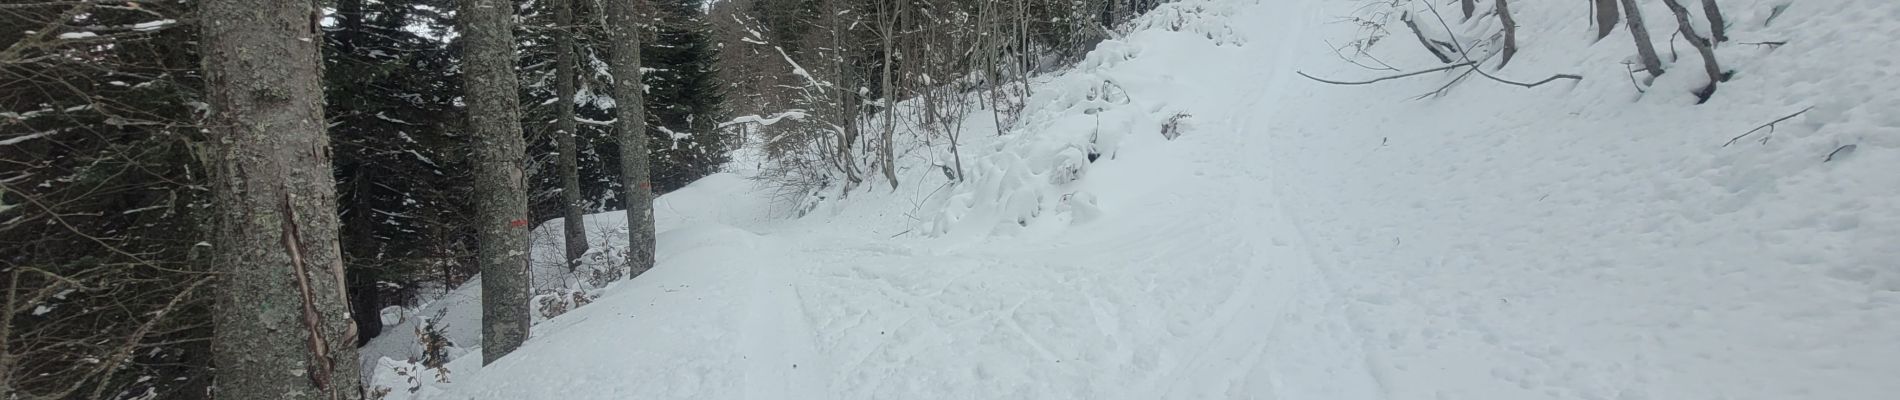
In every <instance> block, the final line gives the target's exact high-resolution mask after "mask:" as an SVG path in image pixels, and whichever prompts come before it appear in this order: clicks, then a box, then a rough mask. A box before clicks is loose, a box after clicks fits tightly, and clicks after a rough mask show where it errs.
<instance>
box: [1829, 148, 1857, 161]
mask: <svg viewBox="0 0 1900 400" xmlns="http://www.w3.org/2000/svg"><path fill="white" fill-rule="evenodd" d="M1856 147H1860V146H1857V145H1852V144H1850V145H1845V146H1841V147H1836V148H1834V151H1833V152H1830V153H1827V158H1824V159H1821V162H1832V161H1834V157H1835V156H1838V155H1843V152H1845V154H1853V153H1854V148H1856Z"/></svg>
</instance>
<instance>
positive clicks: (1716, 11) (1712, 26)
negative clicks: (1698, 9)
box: [1702, 0, 1728, 43]
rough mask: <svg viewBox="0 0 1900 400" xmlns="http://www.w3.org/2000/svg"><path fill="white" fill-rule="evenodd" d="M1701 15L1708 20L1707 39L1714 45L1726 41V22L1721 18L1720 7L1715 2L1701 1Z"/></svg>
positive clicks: (1712, 0)
mask: <svg viewBox="0 0 1900 400" xmlns="http://www.w3.org/2000/svg"><path fill="white" fill-rule="evenodd" d="M1702 14H1704V15H1705V16H1706V17H1708V19H1709V38H1710V39H1714V40H1715V43H1722V42H1726V41H1728V21H1727V20H1725V19H1723V18H1722V7H1720V6H1716V5H1715V0H1702Z"/></svg>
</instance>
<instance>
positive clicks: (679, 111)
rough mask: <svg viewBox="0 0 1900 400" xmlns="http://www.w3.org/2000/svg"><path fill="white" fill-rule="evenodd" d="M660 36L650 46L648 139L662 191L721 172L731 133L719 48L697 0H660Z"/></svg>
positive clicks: (646, 56)
mask: <svg viewBox="0 0 1900 400" xmlns="http://www.w3.org/2000/svg"><path fill="white" fill-rule="evenodd" d="M657 6H658V7H655V8H656V9H657V10H656V11H657V19H658V21H656V22H655V24H654V25H655V28H656V30H657V31H658V35H656V40H655V41H654V42H653V43H652V44H650V45H648V46H646V47H645V50H644V55H643V57H642V61H644V62H645V63H646V67H647V68H649V69H650V70H651V71H652V72H650V73H648V74H647V75H646V78H645V81H646V84H647V87H648V89H647V96H648V97H647V103H646V104H647V125H648V127H649V128H648V135H647V137H648V140H649V141H651V143H653V144H654V145H653V146H651V147H652V157H653V160H652V162H653V186H654V190H655V191H656V192H659V193H665V192H669V191H673V190H676V189H679V188H681V187H685V186H686V185H687V184H689V183H692V182H693V181H694V180H698V179H699V178H703V177H705V176H707V175H711V174H713V173H715V172H719V167H720V166H722V165H724V164H725V163H726V161H727V156H726V153H727V143H728V142H730V138H728V137H727V134H726V133H724V131H721V130H719V129H717V127H718V123H719V122H720V121H723V120H725V115H724V113H723V111H722V110H721V108H720V107H721V105H722V102H723V101H724V95H723V94H722V93H721V91H720V89H719V85H718V81H717V73H718V72H717V70H716V69H715V68H716V67H715V66H714V65H715V63H716V62H717V59H716V57H717V55H716V51H717V50H715V49H714V48H713V44H712V40H711V37H710V33H711V26H710V25H708V24H706V20H705V14H704V11H703V10H701V9H700V6H699V1H697V0H660V4H658V5H657Z"/></svg>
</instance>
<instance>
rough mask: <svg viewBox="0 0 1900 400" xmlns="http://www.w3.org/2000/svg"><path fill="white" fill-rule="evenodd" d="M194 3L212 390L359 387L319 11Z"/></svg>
mask: <svg viewBox="0 0 1900 400" xmlns="http://www.w3.org/2000/svg"><path fill="white" fill-rule="evenodd" d="M200 6H201V10H200V12H201V13H202V14H201V15H200V17H202V18H203V20H204V21H207V22H206V23H205V24H203V25H201V29H203V34H204V38H203V42H202V45H203V46H204V47H203V53H202V54H203V57H204V70H205V86H206V91H207V94H208V95H209V96H208V97H209V100H210V104H211V106H212V108H213V112H212V114H211V121H210V124H209V128H210V129H209V134H210V140H209V141H208V143H209V144H210V146H211V148H212V152H213V156H212V157H211V158H212V159H213V161H211V164H212V165H213V170H214V173H213V176H214V178H213V179H212V181H211V182H212V184H211V185H210V186H211V192H212V196H213V199H214V201H213V202H214V204H216V207H214V209H215V210H216V211H215V213H216V220H217V222H216V224H215V226H216V228H215V229H214V232H215V233H214V234H213V237H214V238H215V241H214V242H213V243H214V244H213V245H212V251H213V253H214V259H215V263H214V264H215V265H217V268H218V269H219V271H218V272H219V273H220V274H219V275H218V276H219V278H218V285H219V286H218V289H219V290H217V291H216V293H217V294H216V295H215V296H216V298H217V304H218V309H220V310H221V311H220V312H217V313H215V315H216V316H215V317H214V318H215V325H216V330H215V333H214V336H213V340H212V342H213V351H214V352H215V354H214V356H213V358H214V360H215V361H216V363H217V365H218V370H217V371H218V372H217V381H218V383H217V388H218V389H217V390H218V393H217V394H218V396H219V397H222V398H230V399H256V398H280V399H281V398H296V399H318V398H322V399H354V398H358V397H359V396H361V394H360V388H359V385H358V382H357V380H358V379H359V378H358V374H357V372H356V369H357V360H356V348H355V344H356V343H355V342H356V338H355V335H356V326H355V324H354V323H353V322H352V321H351V320H350V316H349V301H348V300H347V297H348V296H347V295H346V294H345V292H344V290H345V281H344V277H343V261H342V253H341V252H340V251H339V249H338V245H337V243H338V242H337V225H338V223H337V217H336V195H335V190H336V181H335V179H334V178H333V177H332V176H331V171H330V153H329V149H330V143H329V138H328V137H327V136H325V135H324V118H323V87H322V83H321V78H322V76H323V72H322V68H323V67H322V60H321V58H320V56H319V49H318V47H319V42H320V41H319V40H316V38H317V35H318V33H317V32H316V24H315V23H314V22H311V21H312V20H311V19H312V18H313V17H314V16H316V15H318V14H317V10H316V9H315V8H314V7H313V6H314V3H311V2H300V1H271V0H207V1H205V2H203V3H200ZM95 398H97V396H95Z"/></svg>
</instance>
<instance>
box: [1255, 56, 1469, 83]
mask: <svg viewBox="0 0 1900 400" xmlns="http://www.w3.org/2000/svg"><path fill="white" fill-rule="evenodd" d="M1473 65H1477V63H1476V62H1472V61H1466V62H1462V63H1457V64H1451V65H1446V66H1443V67H1438V68H1432V69H1428V70H1423V71H1417V72H1408V73H1403V74H1398V75H1392V76H1386V77H1380V78H1377V79H1373V80H1369V81H1362V82H1347V81H1335V80H1329V79H1321V78H1317V77H1314V76H1312V75H1307V74H1306V73H1305V72H1301V71H1294V72H1293V73H1296V74H1300V76H1304V77H1306V79H1312V80H1315V81H1320V82H1322V83H1330V84H1334V85H1348V86H1351V85H1365V84H1370V83H1374V82H1379V81H1386V80H1392V79H1399V78H1406V77H1411V76H1417V75H1424V74H1428V73H1433V72H1438V71H1445V70H1451V69H1457V68H1460V67H1469V66H1473Z"/></svg>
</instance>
